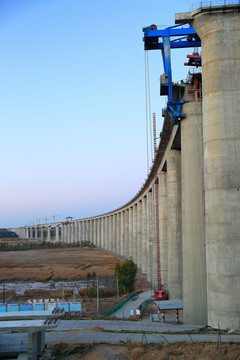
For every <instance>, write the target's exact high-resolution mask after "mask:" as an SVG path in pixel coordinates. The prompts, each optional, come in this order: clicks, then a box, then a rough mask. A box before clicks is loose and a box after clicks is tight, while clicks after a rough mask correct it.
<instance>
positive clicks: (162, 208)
mask: <svg viewBox="0 0 240 360" xmlns="http://www.w3.org/2000/svg"><path fill="white" fill-rule="evenodd" d="M158 180H159V181H158V182H159V186H158V189H159V191H158V196H159V200H158V203H159V240H160V264H161V265H160V270H161V273H160V274H161V280H162V284H163V285H167V284H168V239H167V221H168V218H167V216H168V215H167V213H168V211H167V172H165V171H160V172H159V173H158Z"/></svg>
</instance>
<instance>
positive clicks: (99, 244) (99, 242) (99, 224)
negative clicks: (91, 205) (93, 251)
mask: <svg viewBox="0 0 240 360" xmlns="http://www.w3.org/2000/svg"><path fill="white" fill-rule="evenodd" d="M101 223H102V219H101V218H99V219H98V241H97V246H98V247H101Z"/></svg>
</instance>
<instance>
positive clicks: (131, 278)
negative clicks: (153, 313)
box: [115, 258, 137, 294]
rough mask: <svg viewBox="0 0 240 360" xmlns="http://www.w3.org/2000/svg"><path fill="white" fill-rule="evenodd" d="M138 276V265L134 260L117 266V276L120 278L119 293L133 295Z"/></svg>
mask: <svg viewBox="0 0 240 360" xmlns="http://www.w3.org/2000/svg"><path fill="white" fill-rule="evenodd" d="M136 275H137V265H136V264H135V263H134V262H133V260H132V258H131V259H130V260H126V261H124V262H122V263H121V264H117V265H116V266H115V276H117V277H118V286H119V292H120V293H121V294H122V293H124V294H125V293H131V292H133V291H134V282H135V279H136Z"/></svg>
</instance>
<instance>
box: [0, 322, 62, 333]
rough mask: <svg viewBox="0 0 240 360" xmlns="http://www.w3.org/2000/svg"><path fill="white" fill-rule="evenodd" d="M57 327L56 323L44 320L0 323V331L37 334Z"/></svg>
mask: <svg viewBox="0 0 240 360" xmlns="http://www.w3.org/2000/svg"><path fill="white" fill-rule="evenodd" d="M57 325H58V323H57V321H56V322H46V321H45V320H17V321H1V323H0V331H20V332H30V333H31V332H38V331H42V330H46V329H53V328H55V327H56V326H57Z"/></svg>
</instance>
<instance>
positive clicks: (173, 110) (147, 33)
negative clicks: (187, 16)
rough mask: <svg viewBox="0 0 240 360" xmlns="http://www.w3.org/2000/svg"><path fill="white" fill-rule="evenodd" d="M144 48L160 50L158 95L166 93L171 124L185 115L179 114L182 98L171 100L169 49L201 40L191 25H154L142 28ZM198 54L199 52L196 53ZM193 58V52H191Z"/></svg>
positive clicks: (196, 43) (193, 43) (198, 44)
mask: <svg viewBox="0 0 240 360" xmlns="http://www.w3.org/2000/svg"><path fill="white" fill-rule="evenodd" d="M143 32H144V38H143V41H144V48H145V50H161V51H162V58H163V67H164V74H163V75H162V76H161V79H160V80H161V81H160V84H161V85H160V86H161V88H160V95H168V101H167V109H166V111H167V112H168V113H169V115H170V117H171V119H172V122H173V124H177V123H179V121H180V120H181V119H182V118H185V117H186V115H184V114H181V110H182V105H183V103H184V101H183V100H179V101H174V100H173V83H172V68H171V52H170V49H179V48H190V47H200V46H201V40H200V38H199V36H198V35H197V33H196V31H195V30H194V29H193V27H192V26H190V25H188V24H178V25H175V26H170V27H167V28H166V29H163V30H158V29H157V26H156V25H151V26H148V27H145V28H143ZM198 55H199V54H198ZM193 59H194V54H193Z"/></svg>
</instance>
